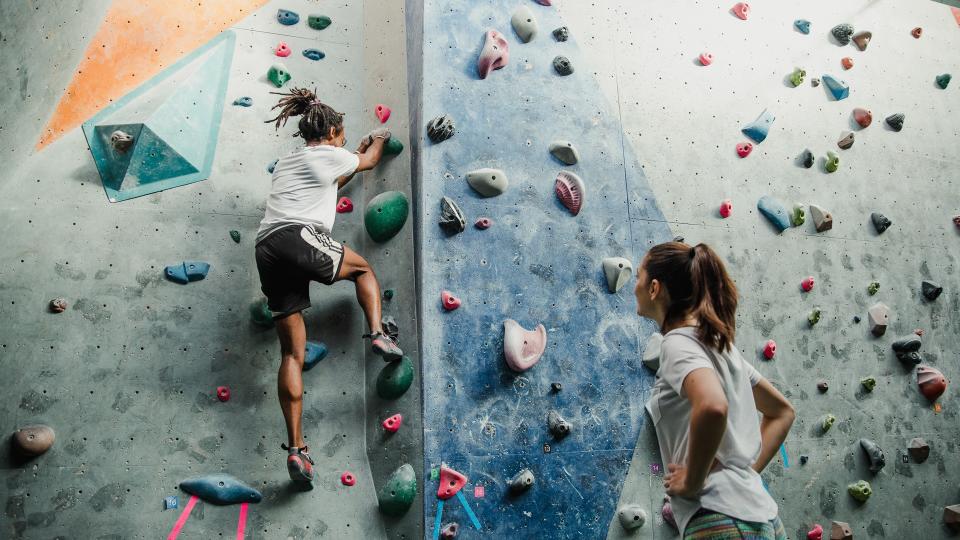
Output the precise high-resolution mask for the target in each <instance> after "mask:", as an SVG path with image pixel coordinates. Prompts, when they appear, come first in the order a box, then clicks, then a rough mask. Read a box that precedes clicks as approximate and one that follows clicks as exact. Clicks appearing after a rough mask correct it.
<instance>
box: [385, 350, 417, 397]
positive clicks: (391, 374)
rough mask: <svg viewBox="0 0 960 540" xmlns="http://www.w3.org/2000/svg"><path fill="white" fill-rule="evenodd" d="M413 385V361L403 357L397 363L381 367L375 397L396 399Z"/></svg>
mask: <svg viewBox="0 0 960 540" xmlns="http://www.w3.org/2000/svg"><path fill="white" fill-rule="evenodd" d="M411 383H413V361H412V360H410V358H409V357H406V356H404V357H403V358H401V359H400V361H399V362H390V363H389V364H387V365H385V366H383V369H382V370H380V375H378V376H377V395H378V396H380V397H381V398H382V399H397V398H398V397H400V396H402V395H403V394H405V393H406V392H407V390H408V389H409V388H410V384H411Z"/></svg>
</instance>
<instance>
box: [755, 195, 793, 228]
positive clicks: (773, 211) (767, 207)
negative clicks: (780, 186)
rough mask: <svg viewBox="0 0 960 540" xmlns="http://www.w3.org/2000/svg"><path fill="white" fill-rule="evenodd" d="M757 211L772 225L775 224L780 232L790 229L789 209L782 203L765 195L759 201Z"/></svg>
mask: <svg viewBox="0 0 960 540" xmlns="http://www.w3.org/2000/svg"><path fill="white" fill-rule="evenodd" d="M757 209H758V210H760V213H761V214H763V216H764V217H765V218H767V219H768V220H770V223H773V225H774V226H775V227H776V228H777V229H778V231H779V232H783V231H785V230H787V229H789V228H790V215H789V214H787V209H786V208H784V207H783V204H782V203H781V202H780V201H778V200H776V199H774V198H773V197H771V196H769V195H764V196H763V197H760V200H759V201H757Z"/></svg>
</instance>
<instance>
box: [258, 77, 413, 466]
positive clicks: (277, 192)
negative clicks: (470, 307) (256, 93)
mask: <svg viewBox="0 0 960 540" xmlns="http://www.w3.org/2000/svg"><path fill="white" fill-rule="evenodd" d="M274 93H276V94H278V95H281V96H284V97H283V98H281V99H280V102H279V103H277V104H276V105H275V106H274V107H273V108H274V109H277V108H279V109H280V113H279V114H278V115H277V116H276V117H275V118H272V119H270V120H268V121H267V123H270V122H275V128H276V129H278V130H279V129H280V126H281V125H285V124H286V122H287V120H288V119H289V118H290V117H291V116H300V117H301V118H300V121H299V124H298V127H299V130H298V131H297V132H296V133H294V137H303V139H304V141H305V145H304V146H303V147H302V148H299V149H297V150H295V151H293V152H292V153H290V154H288V155H287V156H285V157H283V158H281V159H280V160H279V161H277V164H276V166H275V168H274V171H273V180H272V187H271V190H270V196H269V198H268V199H267V210H266V215H265V216H264V218H263V221H261V222H260V230H259V231H258V232H257V241H256V256H257V270H258V271H259V272H260V284H261V288H262V290H263V293H264V295H266V297H267V306H268V307H269V308H270V311H271V312H272V313H273V320H274V322H275V323H276V327H277V335H278V336H279V338H280V354H281V360H280V371H279V373H278V380H277V391H278V394H279V397H280V408H281V409H283V417H284V420H285V421H286V424H287V443H286V444H282V445H281V447H282V448H283V449H285V450H287V451H288V456H287V470H288V471H289V473H290V478H291V479H292V480H294V481H295V482H305V483H309V482H311V481H312V480H313V460H312V459H311V458H310V455H309V453H308V452H307V446H306V444H305V443H304V440H303V431H302V429H301V426H300V422H301V413H302V411H303V379H302V377H301V372H302V370H303V362H304V353H305V349H306V340H307V336H306V327H305V326H304V323H303V315H302V314H301V313H300V312H301V311H302V310H304V309H306V308H308V307H310V295H309V284H310V281H318V282H320V283H323V284H324V285H331V284H333V283H334V282H337V281H341V280H350V281H352V282H353V283H354V286H355V287H356V292H357V300H358V301H359V303H360V307H361V308H362V309H363V312H364V315H366V319H367V324H368V325H369V327H370V334H367V335H365V336H364V337H365V338H367V337H368V338H370V340H371V346H372V348H373V351H374V352H375V353H376V354H378V355H380V356H382V357H383V359H384V360H385V361H393V360H398V359H400V358H401V356H402V355H403V351H401V350H400V347H398V346H397V344H396V342H395V341H394V340H393V339H392V338H391V337H390V336H388V335H387V334H386V333H385V332H384V331H383V328H382V326H381V321H380V284H379V283H378V282H377V277H376V276H375V275H374V273H373V268H371V267H370V265H369V264H368V263H367V261H366V260H364V259H363V257H361V256H360V255H358V254H357V253H356V252H354V251H353V250H352V249H350V248H348V247H346V246H344V245H342V244H340V243H339V242H337V241H336V240H334V239H333V238H332V237H331V236H330V234H331V231H332V229H333V221H334V217H335V216H336V204H337V190H338V189H340V188H342V187H343V186H344V185H346V184H347V182H349V181H350V180H351V179H352V178H353V175H354V174H356V173H357V172H360V171H367V170H370V169H372V168H373V167H374V166H376V164H377V163H378V162H379V161H380V157H381V156H382V155H383V145H384V143H385V142H386V140H387V139H389V138H390V132H389V131H387V130H386V129H385V128H381V129H378V130H375V131H373V132H371V133H370V134H369V135H368V136H365V137H364V138H363V140H362V141H361V142H360V146H359V147H358V148H357V151H356V152H353V153H351V152H350V151H348V150H345V149H343V145H344V144H345V143H346V138H345V133H344V129H343V115H342V114H341V113H338V112H337V111H335V110H333V108H332V107H330V106H329V105H326V104H324V103H322V102H321V101H320V100H319V99H317V96H316V95H315V94H314V92H311V91H309V90H307V89H304V88H294V89H292V90H291V91H290V92H289V93H279V92H274Z"/></svg>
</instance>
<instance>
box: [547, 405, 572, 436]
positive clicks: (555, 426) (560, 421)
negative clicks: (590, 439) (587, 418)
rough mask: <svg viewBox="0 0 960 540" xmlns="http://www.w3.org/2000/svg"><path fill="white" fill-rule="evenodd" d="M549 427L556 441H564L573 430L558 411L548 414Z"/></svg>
mask: <svg viewBox="0 0 960 540" xmlns="http://www.w3.org/2000/svg"><path fill="white" fill-rule="evenodd" d="M547 427H548V428H549V429H550V433H551V434H553V437H554V438H555V439H562V438H564V437H566V436H567V435H569V434H570V431H571V430H573V426H572V425H571V424H570V422H567V421H566V419H564V418H563V417H562V416H560V413H558V412H557V411H550V412H549V413H548V414H547Z"/></svg>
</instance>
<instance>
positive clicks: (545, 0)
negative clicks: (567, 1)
mask: <svg viewBox="0 0 960 540" xmlns="http://www.w3.org/2000/svg"><path fill="white" fill-rule="evenodd" d="M537 3H538V4H540V5H541V6H552V5H553V0H537Z"/></svg>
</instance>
